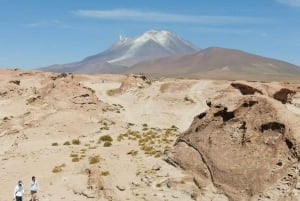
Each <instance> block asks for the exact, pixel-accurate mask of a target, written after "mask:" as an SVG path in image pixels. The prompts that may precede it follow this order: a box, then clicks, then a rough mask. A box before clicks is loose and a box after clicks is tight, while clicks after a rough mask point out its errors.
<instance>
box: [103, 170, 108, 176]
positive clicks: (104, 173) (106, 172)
mask: <svg viewBox="0 0 300 201" xmlns="http://www.w3.org/2000/svg"><path fill="white" fill-rule="evenodd" d="M101 175H102V176H107V175H109V171H102V172H101Z"/></svg>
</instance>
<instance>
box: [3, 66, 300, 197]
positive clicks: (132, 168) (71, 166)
mask: <svg viewBox="0 0 300 201" xmlns="http://www.w3.org/2000/svg"><path fill="white" fill-rule="evenodd" d="M256 107H257V108H256ZM0 108H1V109H0V168H1V171H0V186H1V188H0V200H1V201H9V200H12V198H13V190H14V187H15V185H16V183H17V181H18V180H22V181H23V183H24V188H25V195H24V200H29V199H30V194H29V182H30V180H31V177H32V176H33V175H34V176H36V178H37V181H38V182H39V185H40V190H39V192H38V196H39V198H40V199H39V200H40V201H53V200H67V201H71V200H72V201H83V200H90V201H96V200H115V201H123V200H129V201H142V200H148V201H152V200H161V201H167V200H168V201H175V200H178V201H183V200H184V201H189V200H201V201H202V200H203V201H230V200H234V201H237V200H241V201H244V200H245V201H246V200H253V201H254V200H278V201H279V200H295V201H296V200H300V180H299V158H300V157H299V156H300V154H299V153H300V149H299V148H300V146H299V145H300V143H299V142H300V84H299V83H290V82H255V81H251V82H250V81H242V80H231V81H226V80H208V79H198V80H197V79H179V78H178V79H176V78H160V79H149V78H147V77H145V76H143V75H111V74H96V75H85V74H68V73H61V74H59V73H47V72H40V71H23V70H19V69H1V70H0ZM243 118H244V119H243ZM199 121H201V122H199ZM190 148H192V150H193V151H191V149H190ZM260 157H261V158H260Z"/></svg>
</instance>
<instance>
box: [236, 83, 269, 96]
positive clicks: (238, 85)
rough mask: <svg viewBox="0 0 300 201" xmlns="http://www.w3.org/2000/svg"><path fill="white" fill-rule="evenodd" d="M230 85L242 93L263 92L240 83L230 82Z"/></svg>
mask: <svg viewBox="0 0 300 201" xmlns="http://www.w3.org/2000/svg"><path fill="white" fill-rule="evenodd" d="M231 86H233V87H234V88H236V89H238V90H239V91H240V92H241V94H243V95H253V94H255V93H259V94H263V93H262V91H261V90H259V89H256V88H254V87H252V86H249V85H246V84H242V83H231Z"/></svg>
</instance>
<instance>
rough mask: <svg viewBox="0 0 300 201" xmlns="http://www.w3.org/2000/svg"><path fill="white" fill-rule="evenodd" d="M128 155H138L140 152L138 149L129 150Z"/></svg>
mask: <svg viewBox="0 0 300 201" xmlns="http://www.w3.org/2000/svg"><path fill="white" fill-rule="evenodd" d="M127 154H128V155H131V156H136V155H137V154H138V151H137V150H130V151H129V152H127Z"/></svg>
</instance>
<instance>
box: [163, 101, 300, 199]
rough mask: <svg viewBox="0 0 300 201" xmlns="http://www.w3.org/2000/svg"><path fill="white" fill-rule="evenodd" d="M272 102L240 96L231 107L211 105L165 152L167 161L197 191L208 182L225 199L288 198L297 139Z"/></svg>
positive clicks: (295, 167) (293, 179)
mask: <svg viewBox="0 0 300 201" xmlns="http://www.w3.org/2000/svg"><path fill="white" fill-rule="evenodd" d="M277 104H278V105H280V104H281V103H279V102H278V103H277V102H275V101H273V100H272V99H270V98H267V97H266V98H265V97H261V96H244V97H242V98H241V99H240V101H239V104H238V105H237V106H236V108H235V109H234V110H232V111H228V109H227V107H226V106H225V105H220V104H219V105H214V104H213V103H211V104H210V108H209V110H208V111H206V112H203V113H201V114H200V115H198V116H196V117H195V118H194V120H193V122H192V124H191V126H190V128H189V129H188V130H187V131H186V132H185V133H183V135H182V136H181V137H179V138H178V140H177V141H176V143H175V145H174V148H173V149H172V150H168V151H166V153H167V155H168V159H167V160H168V161H169V162H170V163H172V164H173V165H175V166H179V167H181V168H183V169H185V170H187V171H188V172H190V173H191V174H192V175H193V176H194V179H195V183H196V184H197V185H198V186H199V188H200V189H201V188H202V187H205V186H207V185H208V184H210V183H213V184H214V186H215V187H216V188H217V189H218V190H219V191H220V193H224V194H225V195H226V196H227V198H228V199H229V200H233V201H246V200H293V199H295V198H294V197H293V196H294V195H293V190H294V188H295V186H296V185H297V181H298V160H299V145H300V143H299V141H297V140H296V138H295V137H294V135H295V133H296V131H295V130H294V129H293V128H292V126H290V125H289V124H288V121H284V119H283V118H282V117H281V114H280V113H278V111H279V110H277V108H276V107H277V106H278V105H277Z"/></svg>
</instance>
